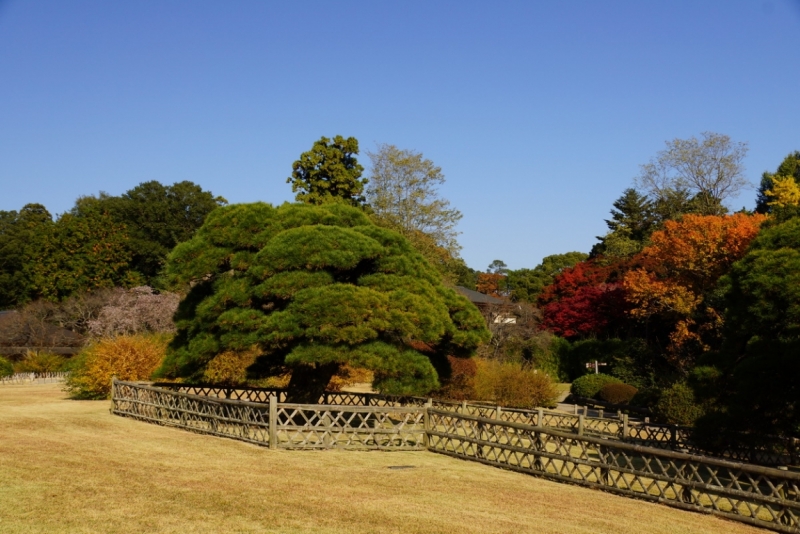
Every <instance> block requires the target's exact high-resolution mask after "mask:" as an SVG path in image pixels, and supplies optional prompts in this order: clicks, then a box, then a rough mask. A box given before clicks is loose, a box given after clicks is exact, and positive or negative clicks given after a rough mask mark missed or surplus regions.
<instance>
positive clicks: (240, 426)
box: [111, 380, 426, 450]
mask: <svg viewBox="0 0 800 534" xmlns="http://www.w3.org/2000/svg"><path fill="white" fill-rule="evenodd" d="M262 393H263V392H262ZM111 398H112V410H111V411H112V413H114V414H116V415H123V416H128V417H134V418H137V419H141V420H144V421H149V422H152V423H158V424H163V425H168V426H175V427H180V428H184V429H186V430H191V431H194V432H200V433H203V434H211V435H215V436H221V437H228V438H233V439H238V440H242V441H247V442H250V443H255V444H257V445H265V446H269V447H272V448H286V449H331V448H342V449H378V450H423V449H424V448H425V443H426V437H425V408H424V407H422V408H419V407H416V406H408V407H391V406H338V405H313V404H312V405H307V404H286V403H280V402H279V401H278V395H277V394H274V395H270V396H269V397H267V402H266V403H258V402H250V401H243V400H238V399H230V398H222V397H220V396H215V395H197V394H194V393H185V392H182V391H174V390H168V389H164V388H160V387H153V386H148V385H145V384H140V383H135V382H122V381H117V380H115V381H114V382H113V384H112V397H111Z"/></svg>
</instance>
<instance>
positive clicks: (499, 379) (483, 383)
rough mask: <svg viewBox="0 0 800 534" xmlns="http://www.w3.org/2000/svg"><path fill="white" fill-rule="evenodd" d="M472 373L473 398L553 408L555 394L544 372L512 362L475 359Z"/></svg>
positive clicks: (512, 404) (500, 404) (507, 403)
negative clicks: (475, 371) (473, 379)
mask: <svg viewBox="0 0 800 534" xmlns="http://www.w3.org/2000/svg"><path fill="white" fill-rule="evenodd" d="M476 363H477V364H478V366H477V367H478V368H477V373H476V375H475V396H476V400H482V401H489V402H492V403H494V404H497V405H499V406H508V407H510V408H527V409H530V408H535V407H537V406H546V407H552V406H554V405H555V399H556V397H557V396H558V392H557V391H556V388H555V385H554V384H553V381H552V380H551V379H550V377H549V376H547V375H546V374H545V373H542V372H539V371H537V370H536V369H532V368H530V367H525V366H522V365H520V364H518V363H514V362H499V361H496V360H485V359H482V358H481V359H478V360H477V362H476Z"/></svg>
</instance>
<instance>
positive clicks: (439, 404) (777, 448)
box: [154, 382, 800, 466]
mask: <svg viewBox="0 0 800 534" xmlns="http://www.w3.org/2000/svg"><path fill="white" fill-rule="evenodd" d="M154 385H155V386H158V387H162V388H166V389H171V390H174V391H181V392H184V393H192V394H195V395H203V396H209V397H219V398H223V399H235V400H246V401H249V402H267V399H268V398H269V396H270V395H276V396H277V397H278V400H279V402H284V401H285V400H286V390H285V389H279V388H257V387H241V386H218V385H209V384H181V383H169V382H164V383H156V384H154ZM318 403H319V404H324V405H331V404H334V405H343V406H424V405H426V404H430V405H431V406H433V407H435V408H441V409H445V410H449V411H453V412H455V413H462V414H468V415H475V416H479V417H491V418H493V419H500V420H502V421H507V422H512V423H521V424H526V425H532V426H545V427H548V428H554V429H556V430H564V431H568V432H575V433H577V434H579V435H585V436H592V437H600V438H607V439H617V440H621V441H625V442H626V443H631V444H635V445H643V446H647V447H655V448H660V449H667V450H673V451H676V452H684V453H689V454H701V455H706V456H718V457H724V458H726V459H730V460H735V461H741V462H747V463H753V464H758V465H769V466H778V465H797V464H798V463H800V443H799V442H798V440H797V439H788V440H787V439H775V440H774V443H773V444H772V446H771V447H766V446H763V445H762V446H751V447H744V446H738V447H736V446H733V445H731V446H729V447H728V448H726V449H725V450H722V451H714V452H713V453H709V452H708V451H705V450H704V449H702V448H700V447H698V446H697V445H696V444H695V443H694V442H693V441H692V438H691V428H689V427H684V426H679V425H665V424H658V423H650V422H646V421H635V420H630V419H629V417H628V415H627V414H623V413H620V412H608V413H607V414H606V413H605V412H603V411H602V410H601V411H600V412H599V416H598V417H589V416H587V415H585V413H586V411H585V410H584V414H580V413H578V409H577V407H576V408H575V413H572V414H570V413H566V412H563V411H557V410H549V409H546V408H537V409H533V410H525V409H518V408H505V407H501V406H490V405H487V404H477V403H469V402H466V401H462V402H456V401H447V400H438V399H429V398H423V397H411V396H408V397H398V396H391V395H381V394H377V393H349V392H326V393H325V394H323V395H322V396H321V397H320V399H319V401H318Z"/></svg>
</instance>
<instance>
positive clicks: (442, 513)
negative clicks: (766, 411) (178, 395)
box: [0, 385, 764, 534]
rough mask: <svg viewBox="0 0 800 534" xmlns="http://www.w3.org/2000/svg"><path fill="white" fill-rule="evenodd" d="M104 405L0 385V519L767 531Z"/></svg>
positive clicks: (94, 525)
mask: <svg viewBox="0 0 800 534" xmlns="http://www.w3.org/2000/svg"><path fill="white" fill-rule="evenodd" d="M108 407H109V403H108V402H96V401H71V400H67V399H66V398H65V395H64V393H62V392H61V390H60V387H59V386H58V385H20V386H0V532H3V533H17V532H25V533H35V532H47V533H51V532H136V533H140V532H180V533H189V532H280V533H299V532H308V533H350V532H352V533H362V532H365V533H373V532H374V533H403V534H406V533H407V534H414V533H434V532H437V533H449V532H457V533H476V534H477V533H491V532H507V533H515V534H516V533H524V532H536V533H587V534H588V533H598V532H599V533H603V532H605V533H640V532H647V533H686V534H690V533H691V534H698V533H720V534H723V533H724V534H738V533H746V532H751V533H752V532H764V531H762V530H759V529H755V528H753V527H749V526H746V525H742V524H739V523H734V522H730V521H725V520H722V519H717V518H714V517H711V516H706V515H701V514H694V513H690V512H683V511H680V510H676V509H673V508H669V507H667V506H660V505H655V504H650V503H645V502H640V501H636V500H632V499H627V498H624V497H619V496H615V495H611V494H607V493H603V492H600V491H594V490H590V489H585V488H580V487H577V486H570V485H566V484H558V483H555V482H549V481H546V480H542V479H538V478H535V477H531V476H526V475H522V474H518V473H513V472H510V471H503V470H500V469H494V468H491V467H487V466H483V465H479V464H476V463H470V462H466V461H459V460H455V459H451V458H448V457H445V456H441V455H437V454H433V453H428V452H395V453H386V452H344V451H328V452H302V451H271V450H269V449H265V448H261V447H257V446H254V445H249V444H245V443H241V442H237V441H233V440H227V439H222V438H214V437H208V436H202V435H197V434H192V433H189V432H185V431H182V430H175V429H170V428H163V427H159V426H156V425H151V424H147V423H142V422H138V421H134V420H131V419H125V418H121V417H116V416H112V415H110V414H109V413H108ZM409 465H410V466H414V467H413V468H411V469H389V467H390V466H409Z"/></svg>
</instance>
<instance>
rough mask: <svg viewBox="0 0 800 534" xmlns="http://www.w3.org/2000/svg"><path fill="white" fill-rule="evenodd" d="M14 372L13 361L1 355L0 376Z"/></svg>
mask: <svg viewBox="0 0 800 534" xmlns="http://www.w3.org/2000/svg"><path fill="white" fill-rule="evenodd" d="M13 374H14V366H13V365H11V362H10V361H8V360H6V359H5V358H3V357H2V356H0V378H2V377H4V376H11V375H13Z"/></svg>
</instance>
